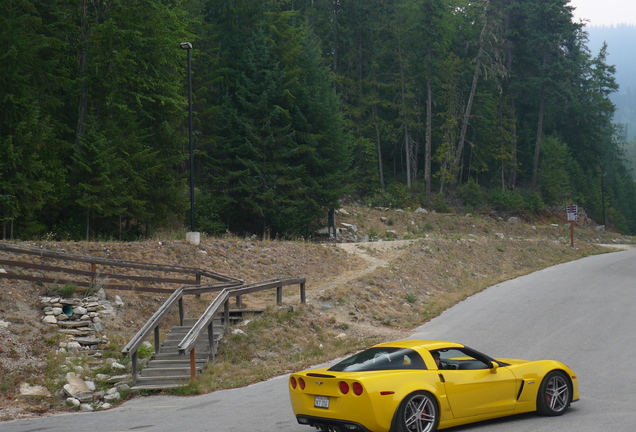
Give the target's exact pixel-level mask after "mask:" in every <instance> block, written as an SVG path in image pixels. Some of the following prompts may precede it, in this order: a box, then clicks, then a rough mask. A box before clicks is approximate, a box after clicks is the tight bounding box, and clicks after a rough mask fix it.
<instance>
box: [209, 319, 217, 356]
mask: <svg viewBox="0 0 636 432" xmlns="http://www.w3.org/2000/svg"><path fill="white" fill-rule="evenodd" d="M208 343H209V344H210V358H211V359H212V361H214V359H215V358H216V350H215V346H214V320H212V321H210V324H208Z"/></svg>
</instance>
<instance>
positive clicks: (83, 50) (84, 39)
mask: <svg viewBox="0 0 636 432" xmlns="http://www.w3.org/2000/svg"><path fill="white" fill-rule="evenodd" d="M81 8H82V12H81V13H82V17H81V29H80V52H79V78H80V82H81V88H80V95H79V104H78V110H77V128H76V130H75V146H76V150H77V149H79V146H80V144H81V142H82V137H83V136H84V133H85V132H86V112H87V107H88V85H87V83H86V66H87V62H88V32H89V30H88V29H89V26H88V11H87V8H86V0H82V4H81Z"/></svg>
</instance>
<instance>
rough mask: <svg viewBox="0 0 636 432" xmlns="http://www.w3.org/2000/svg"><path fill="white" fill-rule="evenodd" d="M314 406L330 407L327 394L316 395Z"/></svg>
mask: <svg viewBox="0 0 636 432" xmlns="http://www.w3.org/2000/svg"><path fill="white" fill-rule="evenodd" d="M314 408H323V409H329V398H328V397H327V396H316V397H315V398H314Z"/></svg>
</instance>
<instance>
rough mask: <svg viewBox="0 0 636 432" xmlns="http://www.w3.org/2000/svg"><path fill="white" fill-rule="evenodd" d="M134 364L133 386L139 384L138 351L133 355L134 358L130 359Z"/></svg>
mask: <svg viewBox="0 0 636 432" xmlns="http://www.w3.org/2000/svg"><path fill="white" fill-rule="evenodd" d="M130 360H131V363H132V382H133V385H135V384H137V375H138V371H139V369H138V368H137V350H135V352H134V353H133V354H132V358H131V359H130Z"/></svg>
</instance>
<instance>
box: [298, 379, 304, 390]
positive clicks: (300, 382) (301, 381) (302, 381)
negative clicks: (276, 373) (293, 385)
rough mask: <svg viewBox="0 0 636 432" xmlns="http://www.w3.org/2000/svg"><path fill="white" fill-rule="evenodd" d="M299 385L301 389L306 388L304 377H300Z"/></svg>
mask: <svg viewBox="0 0 636 432" xmlns="http://www.w3.org/2000/svg"><path fill="white" fill-rule="evenodd" d="M298 385H299V386H300V389H301V390H305V380H304V379H302V378H298Z"/></svg>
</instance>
